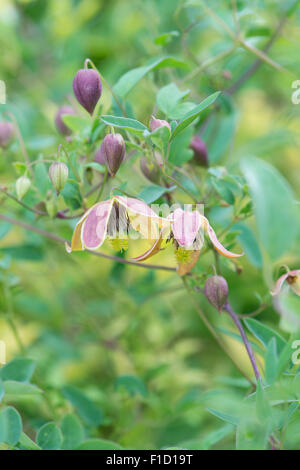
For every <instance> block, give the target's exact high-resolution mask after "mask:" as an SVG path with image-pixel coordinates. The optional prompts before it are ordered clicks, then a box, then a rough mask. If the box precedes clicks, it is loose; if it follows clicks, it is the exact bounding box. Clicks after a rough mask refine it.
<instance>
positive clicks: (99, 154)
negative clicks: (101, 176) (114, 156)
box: [95, 145, 107, 165]
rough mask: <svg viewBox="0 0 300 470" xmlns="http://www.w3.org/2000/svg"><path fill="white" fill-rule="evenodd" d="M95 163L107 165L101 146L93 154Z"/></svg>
mask: <svg viewBox="0 0 300 470" xmlns="http://www.w3.org/2000/svg"><path fill="white" fill-rule="evenodd" d="M95 162H98V163H100V164H101V165H106V164H107V162H106V156H105V153H104V146H103V145H101V147H100V148H99V149H98V150H97V151H96V153H95Z"/></svg>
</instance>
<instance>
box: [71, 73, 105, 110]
mask: <svg viewBox="0 0 300 470" xmlns="http://www.w3.org/2000/svg"><path fill="white" fill-rule="evenodd" d="M73 90H74V95H75V97H76V99H77V101H78V102H79V103H80V104H81V106H83V107H84V109H86V110H87V111H88V112H89V113H90V114H91V115H92V114H93V112H94V109H95V107H96V104H97V103H98V101H99V98H100V96H101V92H102V84H101V80H100V75H99V73H97V72H96V70H93V69H81V70H78V72H77V73H76V75H75V77H74V80H73Z"/></svg>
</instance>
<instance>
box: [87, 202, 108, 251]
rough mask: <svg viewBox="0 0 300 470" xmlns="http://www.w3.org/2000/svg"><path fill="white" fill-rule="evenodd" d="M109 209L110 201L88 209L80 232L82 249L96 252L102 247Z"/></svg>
mask: <svg viewBox="0 0 300 470" xmlns="http://www.w3.org/2000/svg"><path fill="white" fill-rule="evenodd" d="M111 209H112V202H111V201H103V202H99V203H98V204H95V205H94V206H93V207H92V208H91V209H90V211H89V214H88V216H87V217H86V219H85V221H84V224H83V226H82V231H81V241H82V245H83V246H84V248H88V249H90V250H96V249H97V248H99V247H100V246H101V245H102V243H103V242H104V240H105V237H106V233H107V226H108V221H109V217H110V213H111Z"/></svg>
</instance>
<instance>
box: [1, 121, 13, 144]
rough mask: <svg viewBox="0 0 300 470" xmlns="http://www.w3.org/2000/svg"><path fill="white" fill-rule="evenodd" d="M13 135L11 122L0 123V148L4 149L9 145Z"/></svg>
mask: <svg viewBox="0 0 300 470" xmlns="http://www.w3.org/2000/svg"><path fill="white" fill-rule="evenodd" d="M13 133H14V126H13V124H12V123H11V122H7V121H2V122H0V147H2V148H4V147H6V146H7V144H8V143H9V141H10V139H11V137H12V135H13Z"/></svg>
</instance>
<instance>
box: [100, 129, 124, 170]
mask: <svg viewBox="0 0 300 470" xmlns="http://www.w3.org/2000/svg"><path fill="white" fill-rule="evenodd" d="M101 149H102V150H101ZM101 149H100V150H101V152H102V155H103V158H104V159H105V161H106V165H107V168H108V170H109V172H110V174H111V175H112V176H115V174H116V173H117V171H118V169H119V168H120V165H121V163H122V161H123V160H124V157H125V142H124V139H123V137H122V136H121V134H108V135H106V136H105V137H104V139H103V142H102V145H101Z"/></svg>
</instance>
